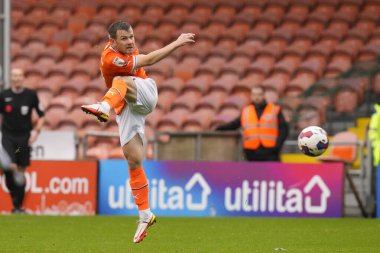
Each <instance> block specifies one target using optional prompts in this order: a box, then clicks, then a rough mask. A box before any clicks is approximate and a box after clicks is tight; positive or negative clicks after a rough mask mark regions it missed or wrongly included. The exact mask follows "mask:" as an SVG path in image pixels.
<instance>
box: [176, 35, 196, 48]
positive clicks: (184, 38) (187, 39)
mask: <svg viewBox="0 0 380 253" xmlns="http://www.w3.org/2000/svg"><path fill="white" fill-rule="evenodd" d="M194 38H195V34H194V33H182V34H181V35H180V36H179V37H178V39H177V43H178V46H183V45H185V44H189V43H194V42H195V40H194Z"/></svg>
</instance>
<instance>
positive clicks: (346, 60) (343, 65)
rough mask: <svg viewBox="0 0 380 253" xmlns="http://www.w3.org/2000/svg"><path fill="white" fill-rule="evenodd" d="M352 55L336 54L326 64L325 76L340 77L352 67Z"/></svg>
mask: <svg viewBox="0 0 380 253" xmlns="http://www.w3.org/2000/svg"><path fill="white" fill-rule="evenodd" d="M351 65H352V63H351V57H350V56H347V55H336V56H334V57H332V59H331V62H330V63H329V64H328V65H327V66H326V68H325V73H324V76H325V77H328V78H335V77H338V76H339V75H340V74H341V73H342V72H344V71H346V70H348V69H349V68H350V67H351Z"/></svg>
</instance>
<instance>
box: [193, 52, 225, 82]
mask: <svg viewBox="0 0 380 253" xmlns="http://www.w3.org/2000/svg"><path fill="white" fill-rule="evenodd" d="M225 63H226V61H225V59H224V58H223V57H222V56H219V55H215V56H211V57H209V58H208V59H207V60H206V61H205V62H204V63H202V64H201V65H200V66H199V67H198V69H197V70H196V72H195V75H196V76H197V75H199V74H201V73H204V72H208V73H211V74H213V75H214V77H217V76H219V74H220V73H221V71H222V69H223V67H224V64H225Z"/></svg>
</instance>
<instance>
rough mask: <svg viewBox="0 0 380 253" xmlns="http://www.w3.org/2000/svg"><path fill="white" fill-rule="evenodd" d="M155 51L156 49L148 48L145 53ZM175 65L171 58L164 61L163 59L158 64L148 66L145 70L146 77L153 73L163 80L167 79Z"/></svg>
mask: <svg viewBox="0 0 380 253" xmlns="http://www.w3.org/2000/svg"><path fill="white" fill-rule="evenodd" d="M145 49H147V48H145ZM157 49H158V48H156V49H153V48H150V49H148V50H147V52H152V51H154V50H157ZM175 65H176V62H175V60H174V59H173V58H166V59H163V60H162V61H161V62H160V64H155V65H152V66H148V67H147V68H145V70H146V72H147V74H148V76H149V75H150V74H152V73H153V72H154V73H156V74H159V75H161V76H162V77H163V78H169V77H170V76H171V75H172V72H173V66H175Z"/></svg>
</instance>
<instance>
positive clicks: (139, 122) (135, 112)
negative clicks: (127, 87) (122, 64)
mask: <svg viewBox="0 0 380 253" xmlns="http://www.w3.org/2000/svg"><path fill="white" fill-rule="evenodd" d="M132 79H133V80H134V82H135V83H136V88H137V99H136V103H128V102H127V104H126V105H125V107H124V109H123V111H122V112H121V113H120V114H119V115H117V116H116V122H117V124H118V126H119V135H120V144H121V146H122V147H123V146H124V145H125V144H127V143H128V142H129V141H130V140H131V139H132V138H133V137H134V136H135V135H136V134H139V135H140V137H141V139H142V140H143V142H144V146H145V143H146V139H145V135H144V129H145V128H144V127H145V117H146V116H147V115H148V114H149V113H151V112H152V111H153V110H154V108H155V107H156V104H157V100H158V93H157V85H156V82H155V81H154V80H153V79H150V78H147V79H142V78H139V77H132Z"/></svg>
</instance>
